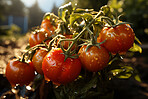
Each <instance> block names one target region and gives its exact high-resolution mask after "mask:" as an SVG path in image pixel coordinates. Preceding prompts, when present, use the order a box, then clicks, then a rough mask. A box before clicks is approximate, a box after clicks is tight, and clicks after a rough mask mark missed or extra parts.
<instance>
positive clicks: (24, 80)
mask: <svg viewBox="0 0 148 99" xmlns="http://www.w3.org/2000/svg"><path fill="white" fill-rule="evenodd" d="M34 77H35V73H34V67H33V66H32V64H31V63H30V64H27V63H24V62H20V61H18V60H15V59H14V60H11V61H9V63H8V64H7V67H6V78H7V79H8V81H9V82H10V84H11V86H12V87H14V86H15V85H16V84H19V85H20V86H22V85H28V84H29V83H30V82H31V81H32V80H33V79H34Z"/></svg>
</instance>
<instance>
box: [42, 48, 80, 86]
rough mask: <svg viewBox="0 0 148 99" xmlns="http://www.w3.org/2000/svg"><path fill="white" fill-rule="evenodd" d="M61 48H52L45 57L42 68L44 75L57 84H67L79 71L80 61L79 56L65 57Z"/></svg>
mask: <svg viewBox="0 0 148 99" xmlns="http://www.w3.org/2000/svg"><path fill="white" fill-rule="evenodd" d="M64 58H65V55H64V54H63V51H62V50H61V48H54V49H52V50H51V51H50V52H49V53H48V54H47V55H46V56H45V57H44V60H43V63H42V69H43V72H44V75H45V77H47V78H48V79H50V80H51V81H53V82H54V83H58V84H67V83H69V82H72V81H74V80H75V79H76V78H77V77H78V75H79V73H80V71H81V62H80V60H79V58H77V59H73V58H67V59H66V61H65V62H64Z"/></svg>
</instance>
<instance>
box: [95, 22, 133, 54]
mask: <svg viewBox="0 0 148 99" xmlns="http://www.w3.org/2000/svg"><path fill="white" fill-rule="evenodd" d="M134 38H135V34H134V31H133V29H132V28H131V27H130V25H129V24H122V25H117V26H115V27H104V28H103V29H102V30H101V32H100V34H99V37H98V40H97V41H98V42H102V41H104V40H106V41H105V43H103V44H102V46H104V47H105V48H106V49H107V50H108V51H109V52H111V53H114V54H116V53H124V52H127V50H128V49H129V48H131V47H132V46H133V43H134Z"/></svg>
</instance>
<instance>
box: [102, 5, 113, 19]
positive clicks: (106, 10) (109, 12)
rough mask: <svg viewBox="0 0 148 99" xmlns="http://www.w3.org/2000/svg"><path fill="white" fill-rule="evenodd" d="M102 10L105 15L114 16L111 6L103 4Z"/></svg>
mask: <svg viewBox="0 0 148 99" xmlns="http://www.w3.org/2000/svg"><path fill="white" fill-rule="evenodd" d="M101 11H103V12H104V14H105V16H107V17H109V18H111V19H113V16H112V13H111V11H110V7H109V6H107V5H105V6H102V7H101Z"/></svg>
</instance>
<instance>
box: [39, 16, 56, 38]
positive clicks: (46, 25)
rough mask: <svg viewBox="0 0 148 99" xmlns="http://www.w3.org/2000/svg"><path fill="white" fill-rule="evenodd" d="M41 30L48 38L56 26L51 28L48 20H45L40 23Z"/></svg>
mask: <svg viewBox="0 0 148 99" xmlns="http://www.w3.org/2000/svg"><path fill="white" fill-rule="evenodd" d="M41 28H43V29H45V31H46V32H47V33H48V35H49V36H51V35H53V34H54V31H55V29H56V28H57V26H53V25H52V24H51V21H50V19H49V18H46V19H44V20H43V21H42V23H41Z"/></svg>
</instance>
